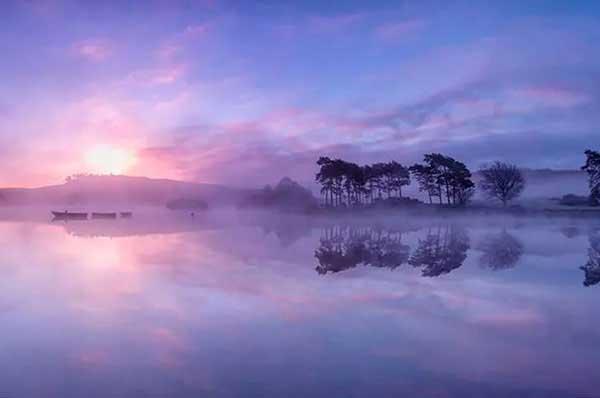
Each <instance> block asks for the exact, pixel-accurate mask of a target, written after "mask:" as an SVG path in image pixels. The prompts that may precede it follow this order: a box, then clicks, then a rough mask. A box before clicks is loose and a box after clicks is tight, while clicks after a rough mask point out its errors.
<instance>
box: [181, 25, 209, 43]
mask: <svg viewBox="0 0 600 398" xmlns="http://www.w3.org/2000/svg"><path fill="white" fill-rule="evenodd" d="M208 30H209V28H208V25H206V24H199V25H188V26H187V27H186V28H185V30H184V31H183V34H184V36H185V37H187V38H191V39H195V38H198V37H202V36H204V35H205V34H206V33H207V32H208Z"/></svg>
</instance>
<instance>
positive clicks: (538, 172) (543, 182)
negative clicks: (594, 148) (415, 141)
mask: <svg viewBox="0 0 600 398" xmlns="http://www.w3.org/2000/svg"><path fill="white" fill-rule="evenodd" d="M523 174H524V176H525V180H526V185H525V190H524V191H523V195H522V199H543V198H545V199H550V198H558V197H562V196H563V195H566V194H575V195H581V196H587V195H588V194H589V190H588V182H587V174H586V173H585V172H584V171H581V170H552V169H523ZM480 179H481V176H480V174H479V172H477V171H473V182H475V184H478V182H479V181H480ZM403 193H404V194H405V195H406V196H410V197H413V198H418V199H420V200H423V201H426V200H427V198H426V196H425V195H424V194H423V193H421V192H419V186H418V184H417V182H416V181H415V180H414V179H413V180H412V182H411V185H409V186H408V187H407V188H406V189H405V190H404V192H403ZM481 198H482V195H481V192H480V191H479V190H477V194H476V195H475V199H481Z"/></svg>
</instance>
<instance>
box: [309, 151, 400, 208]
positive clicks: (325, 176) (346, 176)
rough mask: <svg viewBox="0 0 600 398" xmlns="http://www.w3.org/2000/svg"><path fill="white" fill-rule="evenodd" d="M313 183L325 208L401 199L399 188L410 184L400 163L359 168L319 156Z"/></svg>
mask: <svg viewBox="0 0 600 398" xmlns="http://www.w3.org/2000/svg"><path fill="white" fill-rule="evenodd" d="M317 165H318V166H319V167H320V168H319V171H318V173H317V174H316V175H315V180H316V181H317V182H318V183H319V184H321V195H322V197H323V199H324V203H325V205H326V206H331V207H336V206H347V207H350V206H362V205H365V204H368V203H373V202H374V199H375V197H377V198H379V199H382V198H383V196H384V194H385V196H386V197H387V198H393V197H402V187H403V186H406V185H408V184H410V173H409V172H408V169H407V168H406V167H404V166H402V165H401V164H400V163H398V162H395V161H392V162H389V163H375V164H373V165H366V166H359V165H357V164H356V163H351V162H346V161H344V160H342V159H333V160H332V159H330V158H328V157H321V158H319V160H318V161H317Z"/></svg>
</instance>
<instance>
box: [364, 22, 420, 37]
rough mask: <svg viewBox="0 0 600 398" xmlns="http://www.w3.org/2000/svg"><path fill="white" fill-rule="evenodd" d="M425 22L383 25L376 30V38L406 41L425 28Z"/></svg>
mask: <svg viewBox="0 0 600 398" xmlns="http://www.w3.org/2000/svg"><path fill="white" fill-rule="evenodd" d="M425 25H426V24H425V21H423V20H410V21H402V22H395V23H388V24H385V25H381V26H379V27H377V28H376V29H375V36H376V37H377V38H378V39H381V40H385V41H397V40H402V39H405V38H407V37H409V36H411V35H413V34H415V33H417V32H420V31H422V30H423V29H424V28H425Z"/></svg>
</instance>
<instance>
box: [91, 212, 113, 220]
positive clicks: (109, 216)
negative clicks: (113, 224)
mask: <svg viewBox="0 0 600 398" xmlns="http://www.w3.org/2000/svg"><path fill="white" fill-rule="evenodd" d="M92 218H95V219H105V220H113V219H115V218H117V213H92Z"/></svg>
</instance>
